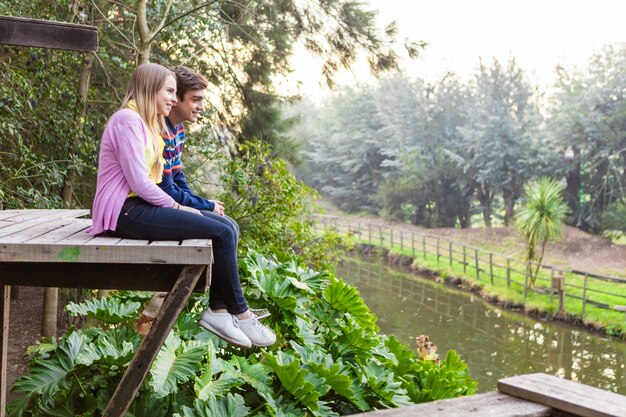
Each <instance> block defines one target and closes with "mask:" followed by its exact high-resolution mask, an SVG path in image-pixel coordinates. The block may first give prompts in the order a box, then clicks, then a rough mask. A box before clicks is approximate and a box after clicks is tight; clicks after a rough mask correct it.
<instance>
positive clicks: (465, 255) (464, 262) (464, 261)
mask: <svg viewBox="0 0 626 417" xmlns="http://www.w3.org/2000/svg"><path fill="white" fill-rule="evenodd" d="M466 272H467V247H466V246H465V245H463V273H466Z"/></svg>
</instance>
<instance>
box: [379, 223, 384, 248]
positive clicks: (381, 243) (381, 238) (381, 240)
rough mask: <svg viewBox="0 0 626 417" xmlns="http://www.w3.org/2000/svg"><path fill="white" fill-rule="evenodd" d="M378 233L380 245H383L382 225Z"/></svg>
mask: <svg viewBox="0 0 626 417" xmlns="http://www.w3.org/2000/svg"><path fill="white" fill-rule="evenodd" d="M378 234H379V235H380V247H381V248H382V247H383V244H384V243H383V228H382V226H378Z"/></svg>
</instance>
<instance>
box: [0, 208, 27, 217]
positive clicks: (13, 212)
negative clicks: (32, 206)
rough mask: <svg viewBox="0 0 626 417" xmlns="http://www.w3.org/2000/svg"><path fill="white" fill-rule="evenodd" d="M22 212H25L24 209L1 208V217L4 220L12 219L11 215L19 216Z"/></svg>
mask: <svg viewBox="0 0 626 417" xmlns="http://www.w3.org/2000/svg"><path fill="white" fill-rule="evenodd" d="M22 212H23V210H15V209H10V210H0V219H2V220H4V219H10V218H11V217H14V216H17V215H19V214H21V213H22Z"/></svg>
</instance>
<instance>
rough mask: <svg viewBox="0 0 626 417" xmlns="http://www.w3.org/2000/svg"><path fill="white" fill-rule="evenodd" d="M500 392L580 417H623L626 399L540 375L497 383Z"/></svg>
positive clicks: (503, 380)
mask: <svg viewBox="0 0 626 417" xmlns="http://www.w3.org/2000/svg"><path fill="white" fill-rule="evenodd" d="M498 390H499V391H500V392H503V393H506V394H509V395H514V396H516V397H519V398H523V399H526V400H530V401H533V402H536V403H539V404H544V405H547V406H550V407H553V408H556V409H557V410H562V411H565V412H568V413H571V414H574V415H577V416H583V417H626V396H624V395H619V394H616V393H614V392H609V391H604V390H601V389H599V388H595V387H591V386H588V385H584V384H580V383H578V382H572V381H568V380H566V379H562V378H557V377H555V376H552V375H546V374H543V373H537V374H528V375H519V376H514V377H510V378H505V379H501V380H500V381H498Z"/></svg>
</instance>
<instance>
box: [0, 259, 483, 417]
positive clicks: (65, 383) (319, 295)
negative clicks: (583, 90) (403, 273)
mask: <svg viewBox="0 0 626 417" xmlns="http://www.w3.org/2000/svg"><path fill="white" fill-rule="evenodd" d="M241 263H242V280H243V282H244V286H245V291H246V298H247V299H248V300H249V302H250V303H251V304H252V305H264V306H266V307H267V308H268V309H269V310H270V311H271V312H272V315H271V316H270V317H268V318H267V319H265V320H266V324H267V325H268V326H270V327H271V328H272V329H273V330H274V331H276V332H277V334H278V341H277V343H276V345H274V346H272V347H270V348H267V349H261V350H259V349H250V350H241V349H239V348H235V347H233V346H230V345H227V344H225V343H224V342H223V341H220V340H218V339H217V338H215V337H213V336H211V335H210V334H209V333H208V332H206V331H204V330H203V329H201V328H200V327H199V326H197V325H196V326H195V328H192V327H191V326H190V325H189V323H191V322H195V321H196V320H197V319H198V317H199V315H200V312H201V311H202V309H203V303H204V302H205V297H202V296H201V297H196V298H195V299H194V300H192V301H190V303H189V305H188V306H187V308H186V309H185V310H184V311H183V313H182V314H181V317H180V318H179V319H178V321H177V324H176V326H175V328H174V331H173V332H172V333H171V334H170V335H169V336H168V338H167V341H166V343H165V344H164V345H163V347H162V348H161V351H160V352H159V354H158V356H157V359H156V360H155V362H154V364H153V366H152V368H151V369H150V372H149V375H148V378H147V380H146V383H145V384H143V385H142V387H141V388H140V390H139V392H138V394H137V397H136V398H135V400H134V401H133V403H132V405H131V408H130V410H129V412H128V415H129V416H133V417H144V416H145V417H161V416H163V417H164V416H170V415H172V416H180V417H204V416H215V415H219V416H241V417H243V416H300V415H305V414H309V415H314V416H338V415H345V414H351V413H355V412H359V411H367V410H373V409H380V408H389V407H397V406H401V405H408V404H412V403H416V402H421V401H430V400H434V399H441V398H452V397H455V396H459V395H468V394H472V393H473V392H474V391H475V381H473V380H472V379H471V378H470V377H469V375H468V372H467V369H466V366H465V364H464V363H463V362H461V361H460V360H459V357H458V355H456V354H455V353H453V352H450V353H449V354H448V356H447V358H446V360H445V361H443V362H442V363H441V364H437V363H435V362H431V361H422V360H420V359H418V358H417V357H416V355H415V353H414V352H413V351H411V350H410V349H408V348H407V347H406V346H404V345H401V344H400V343H398V341H397V340H396V339H395V338H389V337H385V336H381V335H380V334H378V327H377V326H376V317H375V316H374V315H373V314H372V313H371V312H370V311H369V309H368V308H367V306H365V304H364V303H363V301H362V300H361V298H360V297H359V294H358V291H357V290H356V289H355V288H354V287H352V286H350V285H347V284H346V283H344V282H343V281H341V280H340V279H338V278H335V277H333V276H332V275H329V274H328V273H319V272H316V271H314V270H311V269H309V268H307V267H306V266H305V265H304V264H303V263H302V261H301V260H298V259H296V258H293V257H287V256H283V259H282V260H280V261H279V260H277V259H273V258H268V257H265V256H262V255H260V254H258V253H256V252H250V253H249V254H248V255H247V256H246V257H245V258H244V259H242V262H241ZM122 294H123V293H122ZM131 297H132V295H131ZM121 298H122V299H123V298H124V297H121ZM92 307H93V304H88V303H83V304H81V305H74V306H73V307H72V310H73V311H75V312H77V313H78V312H82V313H87V314H89V313H91V312H93V311H94V310H93V308H92ZM99 307H100V308H99V309H98V311H101V310H104V309H107V308H110V309H111V311H110V312H109V314H103V313H102V314H100V315H101V316H103V317H119V320H116V323H114V324H109V326H110V328H109V329H108V330H106V331H105V330H102V329H99V328H89V329H81V330H76V329H71V330H70V331H69V332H68V333H67V334H66V335H64V336H62V337H61V338H59V339H58V340H56V339H54V340H52V341H49V342H45V343H42V344H41V345H40V346H39V347H38V348H36V349H31V351H30V353H31V355H32V359H31V362H30V369H29V372H28V373H27V374H26V375H24V376H22V377H21V378H19V379H18V380H17V381H16V382H15V384H14V386H13V391H15V392H18V393H22V394H23V396H22V397H20V398H18V399H17V400H16V401H14V402H13V403H11V405H10V407H9V415H10V416H12V417H17V416H35V415H62V416H66V415H67V416H69V415H76V416H87V415H89V416H99V415H101V414H102V412H103V411H104V408H105V407H106V404H107V402H108V400H109V399H110V397H111V395H112V394H113V391H114V389H115V387H116V386H117V384H118V383H119V381H120V379H121V376H122V373H123V371H124V370H125V368H126V367H127V366H128V363H129V362H130V359H131V357H132V355H133V354H134V352H135V351H136V349H137V348H138V345H139V341H140V337H139V335H138V334H137V333H136V332H135V330H134V328H133V323H132V320H134V318H135V317H136V313H135V312H134V310H132V309H120V308H119V304H116V303H113V302H109V303H100V304H99Z"/></svg>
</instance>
